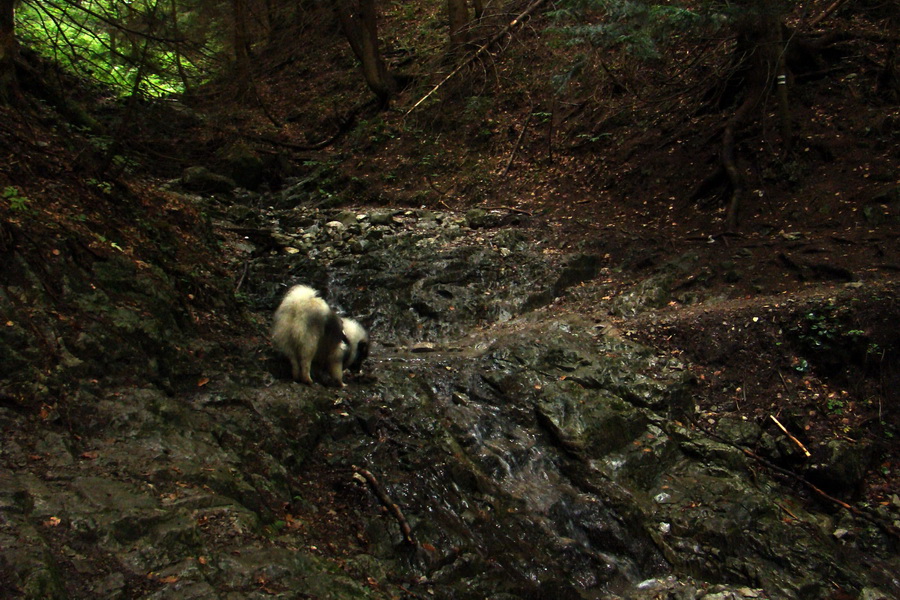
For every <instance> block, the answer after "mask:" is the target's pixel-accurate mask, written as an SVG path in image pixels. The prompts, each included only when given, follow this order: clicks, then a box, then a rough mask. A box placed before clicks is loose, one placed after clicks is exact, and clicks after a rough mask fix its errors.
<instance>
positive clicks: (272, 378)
mask: <svg viewBox="0 0 900 600" xmlns="http://www.w3.org/2000/svg"><path fill="white" fill-rule="evenodd" d="M279 206H283V207H287V208H282V209H279V210H275V209H271V210H270V211H268V212H265V213H263V214H262V215H255V216H254V217H253V219H255V221H254V222H252V223H247V222H243V221H241V222H232V223H231V225H233V226H234V227H236V228H238V227H244V228H246V227H248V226H250V225H252V226H253V227H255V228H258V229H263V228H267V230H271V235H270V236H269V237H267V238H265V240H268V241H266V242H265V243H262V242H260V241H259V240H257V241H256V242H254V241H253V240H250V239H248V238H247V237H231V238H229V239H227V240H226V243H227V244H228V245H229V247H231V248H232V249H233V255H232V260H234V261H235V262H236V263H237V264H240V263H242V262H244V261H246V263H247V264H248V269H247V273H246V277H245V279H244V280H243V283H242V289H241V293H242V294H244V295H245V298H246V303H247V307H248V310H250V311H251V312H254V313H257V315H258V317H257V318H258V320H259V323H260V335H261V337H260V338H259V339H258V340H249V341H248V342H247V345H246V347H245V351H246V355H245V356H242V357H235V358H233V359H232V361H231V362H229V363H225V362H223V363H222V365H221V368H220V369H218V370H216V369H215V368H213V367H208V368H207V371H205V372H204V380H205V381H204V382H203V384H202V385H201V386H199V387H197V388H196V389H195V390H193V391H191V392H189V393H171V392H167V391H165V390H163V389H160V388H159V387H157V386H152V385H150V386H145V387H123V388H120V389H115V390H103V391H95V392H92V393H87V392H86V393H84V394H82V395H81V396H79V397H78V399H77V401H73V403H72V404H71V406H70V410H72V411H73V412H72V414H70V415H66V414H54V415H45V416H43V417H41V416H39V415H33V414H28V413H26V412H23V411H17V410H15V409H14V408H10V407H7V406H0V428H2V435H3V440H4V443H3V446H2V449H0V567H2V568H0V586H2V589H3V590H5V592H4V593H6V594H7V595H8V597H13V598H34V599H37V598H104V599H107V598H108V599H124V598H160V599H161V598H166V599H172V598H175V599H194V598H196V599H200V598H221V599H228V600H232V599H237V598H271V597H275V598H334V599H340V598H407V597H411V598H425V597H431V598H440V599H447V600H450V599H468V598H471V599H475V598H478V599H482V598H490V599H494V600H501V599H511V598H554V599H568V598H572V599H578V598H609V599H635V600H644V599H647V600H649V599H651V598H653V599H656V598H681V599H686V600H690V599H698V600H699V599H704V600H725V599H726V598H729V599H731V598H772V599H775V598H778V599H781V598H788V599H791V598H796V599H800V598H804V599H806V598H822V599H825V598H832V597H835V596H834V593H835V591H836V590H841V591H842V592H843V593H846V594H847V596H846V597H850V598H860V599H862V598H865V599H866V600H875V599H877V598H882V597H883V598H889V597H892V596H895V595H896V594H897V593H898V590H900V585H898V583H897V581H896V573H898V572H900V564H898V559H897V555H896V553H895V552H894V551H893V549H894V546H893V545H892V544H893V543H894V542H893V541H892V540H891V538H890V535H889V534H888V533H887V532H886V531H885V530H884V529H883V528H881V527H879V526H878V525H876V524H874V523H872V522H869V521H866V520H864V519H862V518H860V517H858V516H855V515H853V514H851V513H849V512H847V511H834V510H823V509H822V508H821V505H817V504H814V503H810V502H807V501H805V500H803V499H801V498H796V497H792V496H791V493H790V492H789V491H788V490H787V489H786V488H785V487H784V486H783V485H781V484H780V483H779V482H778V481H776V480H775V479H773V478H772V476H771V473H769V472H767V471H765V470H763V469H760V468H759V465H758V464H756V463H754V462H753V460H752V459H751V458H750V457H748V455H747V454H746V453H744V452H743V451H742V450H741V445H742V444H744V443H746V442H747V441H748V440H758V439H760V437H761V436H763V435H764V434H762V433H761V431H760V429H759V428H758V427H754V426H752V425H749V426H748V425H747V424H745V423H743V422H741V421H725V420H723V421H722V422H720V423H719V424H718V428H717V429H716V431H715V432H714V433H715V435H712V434H711V433H706V432H704V431H703V430H702V429H700V428H698V427H695V426H694V423H695V421H696V418H695V406H694V402H693V397H692V395H693V391H694V385H695V382H694V380H693V379H692V376H691V375H690V371H689V370H688V369H686V368H685V364H684V363H683V362H682V361H680V360H675V359H673V358H672V357H667V356H661V355H657V354H655V353H654V352H651V351H650V350H648V349H647V348H645V347H643V346H640V345H638V344H636V343H634V342H631V341H629V340H627V339H625V338H623V337H622V336H621V335H619V334H618V332H617V331H615V330H614V329H612V328H602V327H598V326H597V325H598V323H597V321H596V319H595V318H594V317H588V316H585V315H580V314H571V313H566V312H564V311H561V310H559V306H558V305H557V303H556V302H555V301H554V298H557V297H560V296H562V295H564V294H566V291H567V290H568V289H569V288H570V287H571V286H577V285H578V284H579V282H580V281H581V280H583V279H585V278H588V279H590V278H592V277H593V276H594V275H595V274H596V272H598V270H599V269H602V268H603V267H602V266H601V265H600V264H599V263H598V262H597V260H595V259H594V258H590V257H587V258H586V257H584V256H574V257H568V256H559V255H554V254H550V253H545V252H544V251H543V250H542V246H541V242H540V237H539V235H537V234H536V233H535V232H529V231H528V230H527V228H525V229H522V230H517V231H512V230H503V229H499V228H497V227H496V225H497V223H501V222H504V221H503V219H505V218H507V217H508V215H496V219H497V220H496V222H495V220H493V219H490V218H488V215H483V214H480V213H479V214H468V215H457V214H453V213H449V212H448V213H441V212H435V211H428V212H424V211H414V210H403V211H399V210H385V209H378V210H368V211H364V210H360V211H343V212H341V211H331V212H329V211H319V210H315V209H296V208H291V207H292V206H293V204H292V203H291V202H288V201H284V199H282V201H281V202H280V204H279ZM261 239H262V238H261ZM272 240H274V242H273V241H272ZM293 283H306V284H309V285H312V286H314V287H316V288H317V289H319V290H320V291H321V292H322V294H323V296H324V297H325V298H326V299H328V301H329V302H330V303H331V304H332V306H334V307H335V308H336V309H337V310H338V311H339V312H341V313H342V314H346V315H350V316H353V317H354V318H357V319H359V320H360V321H361V322H362V323H363V324H364V325H366V327H368V328H369V330H370V332H371V334H372V339H373V348H372V354H371V357H370V359H369V362H368V363H367V365H366V368H365V369H364V371H363V373H362V374H360V375H359V376H355V377H348V381H349V385H348V386H347V387H346V388H344V389H339V390H338V389H334V388H326V387H323V386H320V385H315V386H312V387H308V386H304V385H301V384H297V383H294V382H291V381H289V379H288V377H287V376H286V375H287V373H286V371H287V369H286V366H285V365H284V364H283V362H284V361H282V360H280V359H279V358H278V357H277V356H276V355H275V354H274V352H273V351H272V349H271V348H270V347H269V345H268V343H267V342H266V341H265V340H266V338H265V329H266V327H267V326H268V322H269V318H270V316H271V311H272V310H274V308H275V306H276V305H277V302H278V300H279V298H280V295H281V294H282V293H283V291H284V290H285V289H286V288H287V286H289V285H291V284H293ZM651 285H652V284H651V283H648V284H647V286H648V288H649V286H651ZM646 295H647V296H648V297H649V296H653V294H649V293H648V294H646ZM536 298H537V299H540V301H538V300H535V299H536ZM633 300H634V299H632V300H630V301H629V302H632V301H633ZM635 302H636V301H635ZM620 306H621V305H620ZM628 306H629V308H628V310H638V308H636V307H637V306H638V304H634V303H631V304H629V305H628ZM615 310H616V307H615V306H613V305H612V304H611V305H610V307H609V312H610V313H612V312H614V311H615ZM226 365H227V366H226ZM765 435H768V434H765ZM831 456H832V458H834V457H837V458H834V459H835V460H837V461H838V462H840V463H842V464H845V465H846V467H845V468H843V469H836V468H834V467H832V468H831V469H830V470H829V469H825V470H824V471H823V477H832V478H837V477H840V478H845V479H846V478H853V477H856V472H855V471H854V463H853V462H852V460H851V458H852V457H851V456H849V455H848V453H847V449H846V448H843V447H841V445H840V444H836V445H835V446H834V448H833V449H832V454H831ZM823 460H824V461H825V463H828V460H827V457H826V458H824V459H823ZM860 460H861V459H860ZM839 530H840V531H842V532H843V533H842V534H841V535H837V533H836V532H837V531H839Z"/></svg>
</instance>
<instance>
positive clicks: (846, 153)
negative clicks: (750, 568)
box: [0, 0, 900, 598]
mask: <svg viewBox="0 0 900 600" xmlns="http://www.w3.org/2000/svg"><path fill="white" fill-rule="evenodd" d="M898 41H900V6H898V4H897V3H896V2H892V1H887V0H810V1H801V2H780V1H779V0H740V1H738V2H719V1H717V0H683V1H682V0H671V1H669V0H666V1H661V2H658V3H655V2H653V1H650V0H559V1H555V2H554V1H547V0H533V1H531V2H523V1H510V2H493V1H489V0H474V1H472V2H467V1H465V0H447V1H446V2H437V1H427V2H403V1H392V2H384V3H375V2H373V1H371V0H341V1H338V2H334V3H331V2H319V1H315V0H301V1H298V2H295V3H280V2H278V1H277V0H267V1H266V2H260V1H256V0H231V2H224V3H223V2H213V1H212V0H193V1H187V2H183V1H182V0H170V2H161V1H160V0H142V1H140V2H132V3H117V2H104V1H97V2H70V1H69V0H47V1H44V0H40V1H38V0H35V1H30V0H26V1H23V2H16V1H13V0H0V150H2V152H3V157H2V161H0V410H3V411H5V412H8V413H9V414H11V415H13V414H14V415H18V416H20V417H21V418H24V419H26V420H27V422H28V423H30V424H31V425H30V427H34V428H35V429H40V428H42V427H46V428H54V429H58V430H60V431H69V432H70V433H71V434H72V435H73V436H75V437H77V435H76V432H77V431H78V427H79V425H75V424H77V423H85V422H88V421H90V419H91V418H92V416H91V415H92V414H93V413H92V410H93V409H92V408H91V407H90V406H88V405H87V403H86V402H85V401H84V400H83V399H84V398H86V397H88V396H90V395H93V394H99V393H101V392H102V391H104V390H109V389H115V388H118V387H120V386H133V387H141V386H144V385H149V386H153V387H155V388H158V389H160V390H163V391H165V393H167V394H170V395H177V394H183V393H190V392H192V391H196V390H198V389H201V388H203V386H205V385H207V384H208V382H209V381H210V378H211V377H213V375H212V374H213V373H216V372H221V371H231V370H233V371H238V370H245V369H248V368H250V367H248V365H256V368H260V365H261V364H265V365H269V364H270V363H268V362H265V360H266V358H265V357H268V354H266V353H267V352H269V341H268V327H269V323H268V317H269V315H270V312H271V309H272V308H274V307H273V306H272V304H271V297H270V298H267V299H265V300H263V299H262V298H261V293H260V292H259V291H258V290H260V289H263V288H264V289H268V290H269V291H271V290H272V289H274V287H272V286H275V285H276V283H277V284H279V285H283V284H285V283H287V282H288V280H292V281H296V280H299V279H303V277H304V276H305V275H306V272H304V271H303V270H302V269H300V268H299V267H298V268H297V270H293V271H291V272H289V273H285V276H284V281H278V282H274V281H262V282H261V281H259V280H258V279H257V280H254V277H257V278H259V277H260V272H259V271H256V270H254V269H255V268H256V266H257V265H259V264H262V263H264V262H265V261H266V260H268V259H269V258H271V257H272V256H276V255H284V254H285V253H288V252H297V249H296V247H295V246H296V245H297V244H295V243H294V241H296V240H293V241H292V239H286V238H285V237H284V236H283V235H281V234H280V233H279V232H278V231H276V230H275V229H274V228H273V226H274V224H275V223H274V221H275V218H274V217H272V216H271V215H272V213H271V212H270V211H271V210H291V209H293V208H295V207H296V208H297V209H298V210H299V209H301V208H302V209H303V210H313V209H314V210H317V211H321V212H323V213H325V214H328V215H339V214H342V212H346V211H351V212H353V211H355V212H365V211H382V210H383V211H397V214H403V211H418V212H415V214H420V213H422V212H427V211H440V212H441V213H447V214H456V215H462V216H465V218H466V222H467V223H468V225H469V227H470V228H471V229H472V230H475V231H476V232H478V231H482V230H483V231H492V232H497V231H518V230H521V231H527V232H529V235H535V236H536V239H540V240H541V244H542V246H541V249H542V252H543V254H544V255H546V256H547V257H548V260H558V261H559V264H560V265H562V264H569V263H565V260H567V259H568V257H570V256H573V255H574V256H580V257H588V258H586V259H585V262H584V265H585V266H584V268H583V269H581V270H580V271H578V270H577V269H576V271H578V272H577V273H576V274H575V275H573V279H572V280H571V281H568V282H565V284H564V285H563V284H560V285H559V286H556V287H553V289H552V290H550V292H549V295H547V297H546V298H544V299H541V298H540V297H539V296H540V294H535V298H537V300H535V303H534V305H535V306H539V307H540V308H541V309H542V310H550V311H555V312H559V313H572V314H578V315H581V316H584V317H585V318H588V319H590V320H592V322H594V323H596V326H597V327H599V328H603V329H605V330H607V331H615V332H616V333H617V335H621V336H623V337H624V338H626V339H628V340H630V341H635V342H639V343H642V344H644V345H646V346H647V347H649V348H652V349H653V350H654V351H655V352H658V353H660V354H663V355H666V356H670V357H676V358H679V359H681V358H684V359H685V360H687V361H690V362H691V366H690V367H689V369H690V371H691V377H692V381H693V385H694V386H695V387H694V388H693V390H694V391H693V398H694V399H693V404H694V405H695V408H696V413H695V414H694V416H693V417H692V418H691V419H690V420H691V423H690V426H691V427H694V428H696V429H698V430H714V429H715V427H714V426H713V425H712V424H713V420H714V419H715V420H716V421H718V420H719V419H720V418H724V417H725V416H727V417H729V418H734V419H737V420H745V421H747V420H749V421H752V422H754V423H757V424H760V425H761V426H768V427H778V428H780V429H779V430H783V431H784V436H785V437H784V438H783V439H784V440H789V441H788V442H786V443H787V444H788V445H791V444H793V443H794V442H796V444H798V445H799V447H801V448H805V447H811V448H812V449H813V454H815V455H816V456H817V457H822V456H824V454H826V453H827V452H831V451H832V449H833V448H834V447H835V446H834V445H829V444H830V443H831V442H838V441H839V442H842V443H843V442H848V443H849V446H850V447H852V448H854V450H853V451H852V452H849V453H848V454H846V455H840V456H831V460H833V461H838V462H845V463H846V464H848V465H850V464H851V463H852V466H853V469H854V473H852V474H850V475H847V476H845V477H840V478H838V479H839V480H835V479H834V478H833V477H831V476H828V477H824V478H821V479H816V477H815V476H814V474H811V472H810V471H809V470H805V468H804V467H803V465H802V464H801V463H802V460H801V459H797V458H796V457H791V458H789V459H785V460H783V461H768V462H767V461H766V460H764V459H763V458H760V457H757V458H760V462H759V463H758V464H759V468H760V469H767V470H769V472H772V473H777V474H778V475H777V476H778V477H780V478H781V480H782V481H783V482H784V484H785V485H786V486H788V487H790V488H791V489H793V490H794V491H796V492H797V493H798V494H799V495H800V496H801V497H803V498H804V499H806V500H807V501H809V502H821V503H823V504H824V505H828V506H831V507H832V509H833V510H846V511H850V512H852V513H853V514H855V515H863V517H861V518H865V519H869V520H870V521H871V522H873V523H876V524H877V526H878V527H879V528H880V529H881V530H882V531H884V532H887V533H886V535H887V536H888V538H889V539H891V540H893V542H894V543H895V542H896V539H897V535H898V531H900V520H898V519H900V517H898V515H900V443H898V436H900V407H898V402H900V396H898V392H897V390H898V389H900V385H898V384H900V355H898V351H900V329H898V328H897V325H896V324H897V319H898V318H900V301H898V300H897V281H898V277H900V240H898V237H900V170H898V165H900V70H898V64H897V62H898V56H897V55H898ZM298 198H300V199H299V200H298ZM411 214H412V213H411ZM301 221H302V220H301ZM302 225H303V226H304V227H305V226H308V225H309V224H308V223H305V222H302ZM485 235H486V236H487V234H485ZM492 240H493V238H492V237H490V236H487V237H486V239H485V241H484V244H485V245H490V244H493V243H494V242H493V241H492ZM247 245H250V246H252V247H253V250H252V251H249V252H248V251H246V247H247ZM300 254H303V255H304V256H305V257H306V258H308V259H310V260H313V259H314V255H313V254H311V253H309V252H307V253H306V254H304V253H303V252H302V251H301V252H300ZM359 255H362V256H365V250H364V249H362V250H354V251H353V256H351V259H352V260H355V258H353V257H354V256H359ZM363 262H364V261H360V264H362V263H363ZM578 264H581V263H578ZM564 272H567V271H564ZM373 275H374V274H373ZM267 276H269V277H277V275H272V274H271V273H267ZM373 278H374V277H373ZM322 279H324V278H322ZM650 280H654V281H657V282H658V281H663V280H664V282H665V283H664V286H663V287H664V289H665V293H664V294H659V295H658V297H654V298H653V299H652V300H651V301H648V304H647V305H645V306H644V307H642V308H638V309H634V310H627V309H622V310H612V309H610V308H609V307H608V304H609V302H610V301H611V299H621V298H626V297H631V296H634V295H641V294H646V286H645V283H646V282H647V281H650ZM265 286H270V287H268V288H266V287H265ZM364 287H365V286H364V285H360V286H358V288H359V289H363V288H364ZM270 296H271V294H270ZM530 303H531V300H530V299H529V303H528V304H529V306H530V305H531V304H530ZM450 310H453V307H452V306H451V308H450ZM771 314H775V315H778V326H777V327H773V328H770V329H767V330H765V331H756V330H753V329H752V327H750V326H748V325H747V324H748V323H754V322H756V321H757V320H758V319H759V318H762V317H763V316H764V315H771ZM374 335H375V337H376V339H377V331H375V332H374ZM266 368H268V367H266ZM17 418H19V417H17ZM773 422H774V423H773ZM776 424H777V425H776ZM779 435H781V434H779ZM798 438H799V439H798ZM790 440H793V441H790ZM860 448H864V450H859V449H860ZM857 450H858V451H857ZM89 458H90V457H89ZM3 468H4V469H9V470H12V471H15V470H16V469H15V465H8V464H7V465H4V466H3ZM373 477H374V476H373ZM323 502H324V500H323ZM785 511H787V512H788V513H789V511H788V509H785ZM785 518H786V519H787V518H788V517H785ZM321 525H322V531H318V532H315V534H316V535H321V536H322V537H323V538H325V537H327V536H328V535H329V531H330V530H329V529H328V526H329V525H328V524H327V523H325V524H321ZM310 535H313V534H312V533H311V534H310ZM3 583H8V584H10V585H12V584H11V583H10V582H9V581H6V580H5V579H4V578H3V577H2V576H0V584H3ZM139 587H140V586H139ZM838 587H839V586H838ZM135 589H137V588H135ZM144 591H146V590H144ZM833 591H834V594H835V595H833V596H829V597H834V598H844V597H853V598H856V597H858V596H857V595H844V596H841V595H840V593H843V592H842V591H841V590H839V589H835V590H833ZM14 597H20V596H14ZM35 597H36V596H35ZM72 597H78V594H74V595H73V596H72ZM129 597H132V596H129ZM133 597H143V596H141V595H139V594H137V593H135V594H134V595H133ZM308 597H315V596H308ZM536 597H540V596H536ZM773 597H774V596H773ZM821 597H826V596H825V595H822V596H821Z"/></svg>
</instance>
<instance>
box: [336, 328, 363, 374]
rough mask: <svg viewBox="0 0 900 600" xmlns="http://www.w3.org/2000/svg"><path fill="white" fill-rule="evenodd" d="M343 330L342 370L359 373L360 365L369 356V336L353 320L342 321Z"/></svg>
mask: <svg viewBox="0 0 900 600" xmlns="http://www.w3.org/2000/svg"><path fill="white" fill-rule="evenodd" d="M342 323H343V328H344V343H345V344H346V350H345V351H344V368H345V369H349V370H350V371H353V372H354V373H359V371H360V369H362V363H363V361H364V360H366V358H367V357H368V356H369V334H368V333H366V330H365V329H363V326H362V325H360V324H359V323H357V322H356V321H354V320H353V319H348V318H344V319H342Z"/></svg>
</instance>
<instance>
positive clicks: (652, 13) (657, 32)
mask: <svg viewBox="0 0 900 600" xmlns="http://www.w3.org/2000/svg"><path fill="white" fill-rule="evenodd" d="M558 6H560V7H561V8H559V9H558V10H554V11H551V12H550V16H551V18H553V19H555V20H556V21H557V23H558V25H557V26H556V27H555V28H554V31H556V32H557V33H558V34H559V36H560V39H561V40H562V43H563V44H565V45H571V46H575V45H582V44H587V45H589V46H591V47H596V48H613V47H623V48H625V49H626V50H627V51H628V52H629V53H630V54H632V55H634V56H635V57H637V58H640V59H651V58H658V57H659V56H660V54H661V52H660V46H661V45H662V44H664V43H665V42H667V41H669V40H673V39H678V37H680V36H681V35H683V33H684V32H685V31H686V30H687V29H689V28H692V27H696V26H699V25H702V24H705V23H709V22H710V21H709V18H708V16H709V15H704V14H703V13H700V12H698V11H696V10H694V9H692V8H687V7H682V6H673V5H671V4H665V5H664V4H654V3H652V2H648V1H645V0H624V1H622V0H565V1H564V2H561V3H559V5H558Z"/></svg>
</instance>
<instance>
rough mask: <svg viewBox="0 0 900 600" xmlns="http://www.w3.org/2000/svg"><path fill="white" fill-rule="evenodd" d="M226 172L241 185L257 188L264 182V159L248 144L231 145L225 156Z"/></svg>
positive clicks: (249, 188)
mask: <svg viewBox="0 0 900 600" xmlns="http://www.w3.org/2000/svg"><path fill="white" fill-rule="evenodd" d="M223 160H224V162H225V172H227V173H228V174H229V176H230V178H231V179H232V180H233V181H234V182H235V183H236V184H237V185H238V186H240V187H242V188H246V189H248V190H257V189H259V186H260V185H261V184H262V182H263V177H264V165H263V161H262V159H261V158H260V157H259V155H258V154H256V153H255V152H254V151H253V150H251V149H250V147H248V146H247V145H246V144H243V143H237V144H234V145H233V146H231V147H230V148H229V149H228V150H227V151H226V152H225V153H224V156H223Z"/></svg>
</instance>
